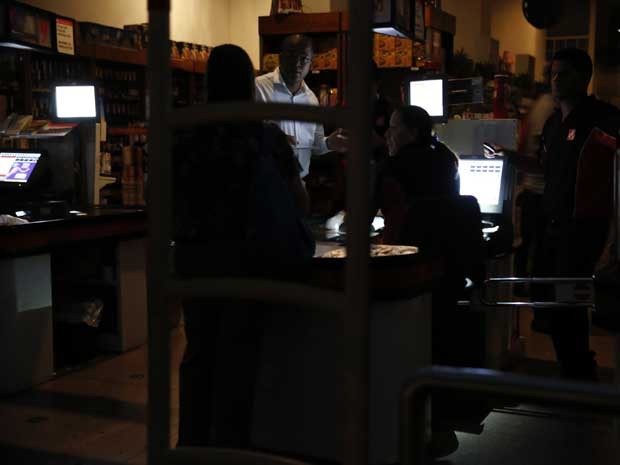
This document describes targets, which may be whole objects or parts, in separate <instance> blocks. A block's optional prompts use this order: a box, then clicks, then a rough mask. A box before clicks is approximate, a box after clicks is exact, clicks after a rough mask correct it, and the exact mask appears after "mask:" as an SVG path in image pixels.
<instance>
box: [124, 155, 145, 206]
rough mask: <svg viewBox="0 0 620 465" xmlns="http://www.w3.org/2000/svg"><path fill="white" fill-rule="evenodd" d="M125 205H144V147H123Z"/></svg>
mask: <svg viewBox="0 0 620 465" xmlns="http://www.w3.org/2000/svg"><path fill="white" fill-rule="evenodd" d="M121 186H122V197H123V205H125V206H142V205H145V201H144V152H143V150H142V147H130V146H125V147H123V172H122V175H121Z"/></svg>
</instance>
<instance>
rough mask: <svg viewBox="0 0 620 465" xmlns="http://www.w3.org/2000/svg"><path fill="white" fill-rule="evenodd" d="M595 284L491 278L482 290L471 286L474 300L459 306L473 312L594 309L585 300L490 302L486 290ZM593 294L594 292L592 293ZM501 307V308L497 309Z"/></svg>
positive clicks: (589, 280) (575, 280)
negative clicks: (493, 286)
mask: <svg viewBox="0 0 620 465" xmlns="http://www.w3.org/2000/svg"><path fill="white" fill-rule="evenodd" d="M519 283H525V284H544V285H555V284H589V285H592V284H593V278H548V277H545V278H529V277H528V278H520V277H513V276H511V277H503V278H489V279H487V280H485V281H484V283H483V284H482V286H481V287H480V288H477V287H475V286H471V287H470V289H471V291H472V294H471V296H472V298H471V299H470V300H459V301H458V305H459V306H460V307H466V306H469V307H470V309H471V310H473V311H490V310H508V309H512V308H513V307H531V308H544V309H547V310H565V309H568V308H590V307H594V302H593V301H592V299H589V300H588V299H583V300H576V301H567V302H551V301H549V302H547V301H528V300H523V301H518V300H515V301H501V300H490V299H487V298H486V296H485V291H486V288H487V287H488V286H489V285H491V284H519ZM591 293H592V292H591ZM497 307H499V308H497Z"/></svg>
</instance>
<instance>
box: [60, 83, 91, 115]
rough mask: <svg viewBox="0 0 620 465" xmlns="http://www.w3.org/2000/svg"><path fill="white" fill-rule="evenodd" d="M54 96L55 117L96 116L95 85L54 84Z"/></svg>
mask: <svg viewBox="0 0 620 465" xmlns="http://www.w3.org/2000/svg"><path fill="white" fill-rule="evenodd" d="M54 98H55V101H54V104H55V106H56V115H55V116H56V117H57V118H60V119H71V118H96V117H97V100H96V94H95V86H56V88H55V92H54Z"/></svg>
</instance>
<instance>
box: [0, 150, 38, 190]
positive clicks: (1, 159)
mask: <svg viewBox="0 0 620 465" xmlns="http://www.w3.org/2000/svg"><path fill="white" fill-rule="evenodd" d="M42 155H43V154H42V153H41V152H36V151H32V152H21V151H3V152H0V183H2V185H5V186H6V185H23V184H28V182H29V181H32V179H33V173H34V172H35V170H36V169H37V166H38V165H39V163H40V162H41V158H42Z"/></svg>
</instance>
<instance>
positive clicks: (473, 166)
mask: <svg viewBox="0 0 620 465" xmlns="http://www.w3.org/2000/svg"><path fill="white" fill-rule="evenodd" d="M506 174H507V170H506V166H505V160H504V159H502V158H485V157H484V156H461V157H460V159H459V177H460V179H461V188H460V194H461V195H471V196H473V197H475V198H476V199H477V200H478V204H480V212H481V213H483V214H501V213H502V210H503V204H504V198H505V189H506V188H505V186H506Z"/></svg>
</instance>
